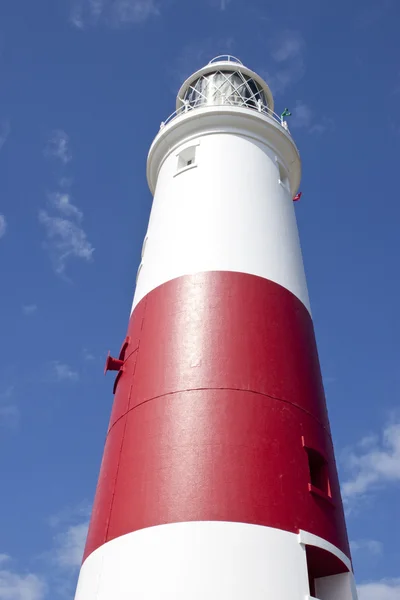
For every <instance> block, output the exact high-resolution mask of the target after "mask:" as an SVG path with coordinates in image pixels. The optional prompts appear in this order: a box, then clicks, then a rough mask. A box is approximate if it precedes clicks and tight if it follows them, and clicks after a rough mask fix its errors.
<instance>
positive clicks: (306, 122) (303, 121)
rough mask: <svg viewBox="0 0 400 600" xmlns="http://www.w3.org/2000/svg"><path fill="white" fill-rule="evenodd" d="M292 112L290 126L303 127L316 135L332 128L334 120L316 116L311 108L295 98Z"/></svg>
mask: <svg viewBox="0 0 400 600" xmlns="http://www.w3.org/2000/svg"><path fill="white" fill-rule="evenodd" d="M292 114H293V116H292V117H291V118H290V121H289V125H290V127H291V128H292V127H294V128H297V129H305V130H306V131H307V132H308V133H314V134H317V135H322V134H323V133H326V132H327V131H332V130H333V129H334V122H333V120H332V119H331V118H329V117H324V116H323V117H318V116H316V115H315V113H314V111H313V110H312V108H311V107H310V106H308V104H305V103H304V102H301V101H300V100H297V102H296V105H295V107H294V108H293V110H292Z"/></svg>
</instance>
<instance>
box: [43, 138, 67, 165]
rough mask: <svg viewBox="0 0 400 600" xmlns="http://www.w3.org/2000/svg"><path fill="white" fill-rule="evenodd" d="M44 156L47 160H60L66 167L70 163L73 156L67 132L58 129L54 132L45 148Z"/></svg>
mask: <svg viewBox="0 0 400 600" xmlns="http://www.w3.org/2000/svg"><path fill="white" fill-rule="evenodd" d="M44 154H45V156H46V157H47V158H55V159H57V160H60V161H61V162H62V163H63V164H64V165H66V164H67V163H69V161H70V160H71V158H72V156H71V153H70V150H69V137H68V135H67V134H66V133H65V131H62V129H56V130H54V131H53V132H52V134H51V136H50V138H49V140H48V142H47V144H46V146H45V149H44Z"/></svg>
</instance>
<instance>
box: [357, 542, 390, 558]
mask: <svg viewBox="0 0 400 600" xmlns="http://www.w3.org/2000/svg"><path fill="white" fill-rule="evenodd" d="M350 548H351V551H352V552H359V551H364V550H365V551H367V552H369V553H370V554H373V555H375V556H378V555H379V554H382V552H383V544H382V542H378V541H377V540H355V541H351V542H350Z"/></svg>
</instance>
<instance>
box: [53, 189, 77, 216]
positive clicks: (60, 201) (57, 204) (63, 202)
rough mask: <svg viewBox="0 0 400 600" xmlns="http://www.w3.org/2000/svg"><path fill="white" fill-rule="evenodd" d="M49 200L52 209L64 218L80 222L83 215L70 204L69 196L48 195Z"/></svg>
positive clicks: (63, 194)
mask: <svg viewBox="0 0 400 600" xmlns="http://www.w3.org/2000/svg"><path fill="white" fill-rule="evenodd" d="M49 200H50V203H51V204H52V205H53V207H54V208H55V209H56V210H58V212H60V213H61V214H62V215H64V216H65V217H72V218H74V219H76V221H78V223H80V222H81V221H82V218H83V213H82V211H81V210H79V208H78V207H77V206H75V205H74V204H72V202H71V196H70V194H65V193H60V192H56V193H54V194H50V196H49Z"/></svg>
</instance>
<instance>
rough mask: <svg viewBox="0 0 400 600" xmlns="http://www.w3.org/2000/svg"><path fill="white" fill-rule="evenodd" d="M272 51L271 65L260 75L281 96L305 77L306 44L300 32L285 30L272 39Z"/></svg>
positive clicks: (261, 70) (262, 70) (261, 71)
mask: <svg viewBox="0 0 400 600" xmlns="http://www.w3.org/2000/svg"><path fill="white" fill-rule="evenodd" d="M271 49H272V50H271V59H270V63H269V65H268V66H267V68H264V69H260V75H262V77H263V78H264V79H265V81H266V82H267V83H268V85H269V87H270V88H271V90H272V92H273V93H274V94H276V95H279V94H282V93H283V92H284V91H285V90H286V89H287V88H288V87H290V86H291V85H293V84H295V83H297V82H298V81H300V79H301V78H302V77H303V76H304V73H305V60H304V52H305V43H304V40H303V37H302V36H301V34H300V33H299V32H298V31H292V30H285V31H282V32H281V33H279V34H277V35H276V36H275V37H273V38H272V39H271Z"/></svg>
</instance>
